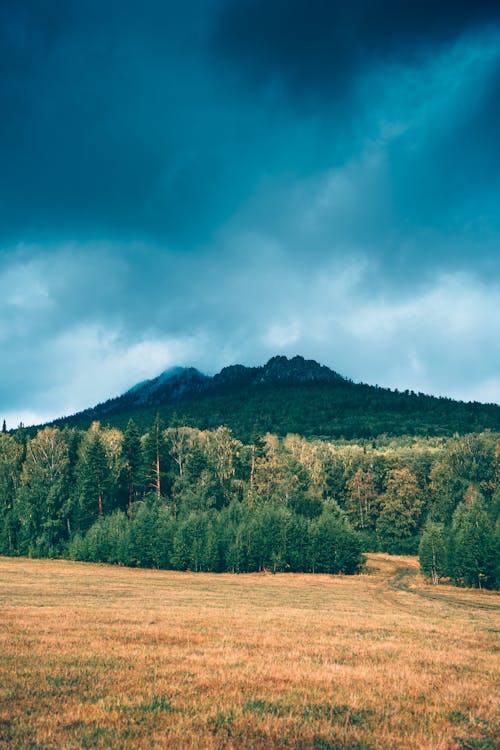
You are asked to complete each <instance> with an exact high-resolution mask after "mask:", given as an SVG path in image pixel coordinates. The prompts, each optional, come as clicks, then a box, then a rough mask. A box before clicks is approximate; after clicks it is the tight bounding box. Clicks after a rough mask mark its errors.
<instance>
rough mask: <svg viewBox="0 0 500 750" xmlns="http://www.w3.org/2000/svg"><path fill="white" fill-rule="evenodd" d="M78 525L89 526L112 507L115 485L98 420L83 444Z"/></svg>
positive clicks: (81, 526) (79, 471)
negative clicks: (111, 498)
mask: <svg viewBox="0 0 500 750" xmlns="http://www.w3.org/2000/svg"><path fill="white" fill-rule="evenodd" d="M77 475H78V480H77V496H78V512H77V525H78V527H79V529H83V530H86V529H88V528H89V527H90V526H91V525H92V523H93V522H94V521H96V520H97V518H101V517H102V516H103V515H104V513H105V512H107V511H108V510H110V507H109V506H110V505H111V503H110V497H111V493H112V488H113V482H112V476H111V471H110V467H109V465H108V458H107V455H106V450H105V447H104V443H103V440H102V436H101V431H100V428H99V425H98V424H94V425H92V427H91V428H90V430H89V431H88V433H87V434H86V436H85V439H84V440H83V443H82V445H81V447H80V458H79V461H78V466H77Z"/></svg>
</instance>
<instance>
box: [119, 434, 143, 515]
mask: <svg viewBox="0 0 500 750" xmlns="http://www.w3.org/2000/svg"><path fill="white" fill-rule="evenodd" d="M122 451H123V462H124V471H125V475H126V488H127V505H128V512H129V514H130V513H131V512H132V508H133V505H134V502H135V501H136V500H137V498H138V496H139V488H140V472H141V466H142V449H141V437H140V435H139V429H138V427H137V425H136V423H135V422H134V420H133V419H129V421H128V424H127V428H126V430H125V432H124V434H123V443H122Z"/></svg>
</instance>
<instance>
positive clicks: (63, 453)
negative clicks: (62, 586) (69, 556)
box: [19, 427, 69, 556]
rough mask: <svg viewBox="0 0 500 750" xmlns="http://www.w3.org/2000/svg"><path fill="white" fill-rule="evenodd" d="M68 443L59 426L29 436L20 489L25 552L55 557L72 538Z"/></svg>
mask: <svg viewBox="0 0 500 750" xmlns="http://www.w3.org/2000/svg"><path fill="white" fill-rule="evenodd" d="M68 464H69V459H68V446H67V443H66V441H65V440H64V437H63V435H62V434H61V432H60V430H58V429H57V427H45V428H44V429H43V430H39V431H38V433H37V435H36V437H34V438H32V439H28V442H27V445H26V459H25V461H24V464H23V470H22V474H21V486H20V489H19V500H20V502H19V507H20V510H19V513H20V521H21V526H22V530H23V534H22V536H23V546H24V551H25V552H30V553H33V554H36V555H44V556H54V555H58V554H60V553H61V551H62V547H63V545H64V544H65V543H66V542H67V541H68V537H69V533H68V521H67V519H68V510H69V506H68V492H69V487H68Z"/></svg>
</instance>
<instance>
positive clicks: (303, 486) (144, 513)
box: [0, 415, 500, 588]
mask: <svg viewBox="0 0 500 750" xmlns="http://www.w3.org/2000/svg"><path fill="white" fill-rule="evenodd" d="M499 458H500V435H499V434H498V433H492V432H484V433H481V434H470V435H465V436H462V437H455V438H452V439H444V438H434V439H423V438H394V439H389V438H386V439H383V438H382V439H379V440H377V441H366V442H364V443H361V442H346V441H336V442H332V441H324V440H307V439H305V438H302V437H300V436H298V435H294V434H290V435H287V436H286V437H285V438H283V439H281V438H278V437H277V436H276V435H273V434H270V433H267V434H266V435H264V436H261V435H257V434H254V435H253V436H252V437H251V438H250V439H249V440H248V441H247V442H242V441H241V440H238V439H237V438H235V436H234V435H233V433H232V432H231V430H230V429H229V428H227V427H217V428H216V429H212V430H200V429H197V428H193V427H186V426H183V425H180V424H177V423H176V420H175V419H173V420H172V422H171V424H170V425H169V426H168V427H166V426H165V425H164V424H163V423H162V421H161V419H160V417H159V416H158V415H157V416H156V418H155V419H154V421H153V423H152V424H151V425H150V426H149V429H148V430H147V432H145V433H144V434H141V432H140V431H139V429H138V427H137V425H136V424H135V422H134V421H133V420H129V422H128V424H127V426H126V428H125V429H124V430H123V431H122V430H119V429H117V428H114V427H103V426H101V425H100V424H99V423H98V422H95V423H93V424H92V425H91V426H90V428H89V429H87V430H82V429H78V428H75V427H64V428H63V429H59V428H57V427H45V428H43V429H40V430H38V432H37V433H36V434H33V435H31V436H30V435H29V434H28V433H27V431H26V430H25V429H23V428H19V429H18V430H16V431H14V432H12V433H10V434H9V433H7V432H6V431H4V432H2V433H0V553H1V554H7V555H30V556H38V557H70V558H73V559H79V560H91V561H103V562H112V563H120V564H124V565H134V566H147V567H160V568H175V569H180V570H186V569H191V570H207V571H208V570H212V571H235V572H244V571H253V570H263V569H267V570H273V571H281V570H291V571H311V572H327V573H339V572H343V573H354V572H356V571H358V570H359V569H360V567H361V565H362V551H370V550H381V551H387V552H391V553H403V554H404V553H407V554H416V553H417V552H418V551H419V553H420V559H421V564H422V568H423V570H424V572H425V573H426V574H427V575H429V577H430V578H432V579H433V580H434V581H438V580H440V579H441V578H442V577H449V578H451V579H452V580H453V581H455V582H457V583H459V584H463V585H469V586H484V587H489V588H497V587H498V585H499V571H498V569H497V562H496V561H497V559H498V554H497V553H498V544H499V523H500V522H499V520H498V517H499V513H498V510H499V506H500V461H499Z"/></svg>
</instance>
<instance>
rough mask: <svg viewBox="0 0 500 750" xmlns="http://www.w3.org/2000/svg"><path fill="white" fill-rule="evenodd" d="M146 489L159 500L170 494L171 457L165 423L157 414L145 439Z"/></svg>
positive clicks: (147, 492)
mask: <svg viewBox="0 0 500 750" xmlns="http://www.w3.org/2000/svg"><path fill="white" fill-rule="evenodd" d="M143 456H144V490H145V493H146V494H154V496H155V498H156V500H157V502H160V500H161V499H162V497H166V496H167V495H168V494H169V490H170V487H169V465H170V460H171V459H170V457H169V454H168V446H167V442H166V440H165V433H164V424H163V420H162V419H161V417H160V415H159V414H157V415H156V417H155V420H154V422H153V425H152V426H151V429H150V430H149V432H148V433H147V434H146V435H145V437H144V439H143Z"/></svg>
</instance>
